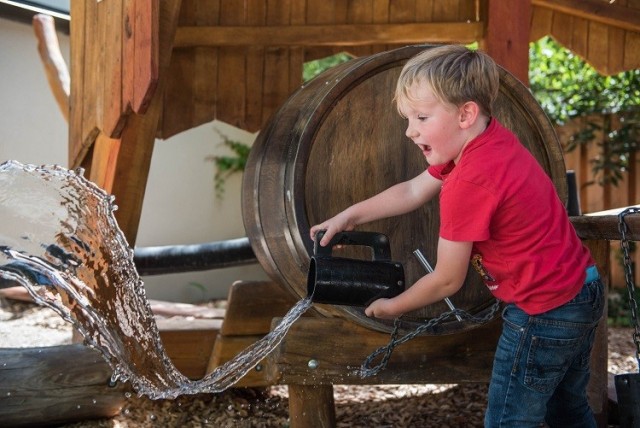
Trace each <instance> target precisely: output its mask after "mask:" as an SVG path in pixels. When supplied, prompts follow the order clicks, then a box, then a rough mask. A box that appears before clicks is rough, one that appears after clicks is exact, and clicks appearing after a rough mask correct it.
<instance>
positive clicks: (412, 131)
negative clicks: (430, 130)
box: [404, 126, 419, 139]
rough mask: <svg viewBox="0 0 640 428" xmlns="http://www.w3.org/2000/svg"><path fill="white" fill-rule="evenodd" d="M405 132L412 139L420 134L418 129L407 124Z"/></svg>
mask: <svg viewBox="0 0 640 428" xmlns="http://www.w3.org/2000/svg"><path fill="white" fill-rule="evenodd" d="M404 134H405V135H406V136H407V137H408V138H411V139H414V138H416V137H417V136H418V135H419V134H418V131H416V130H415V129H414V128H411V127H410V126H407V130H406V131H405V133H404Z"/></svg>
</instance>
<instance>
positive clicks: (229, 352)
mask: <svg viewBox="0 0 640 428" xmlns="http://www.w3.org/2000/svg"><path fill="white" fill-rule="evenodd" d="M261 338H262V336H261V335H257V336H218V337H217V339H216V341H215V344H214V346H213V352H212V353H211V359H210V360H209V363H208V365H207V374H209V373H211V372H213V371H214V370H215V369H216V368H217V367H220V366H221V365H223V364H224V363H226V362H227V361H230V360H231V359H233V357H235V356H236V355H238V354H239V353H241V352H242V351H244V350H245V349H247V348H248V347H249V346H251V345H253V344H254V343H255V342H257V341H258V340H260V339H261ZM268 364H269V361H268V359H267V358H266V357H265V358H264V359H262V360H261V361H260V362H259V363H258V365H256V367H254V368H253V369H251V370H250V371H249V372H248V373H247V374H246V375H245V376H244V377H242V378H241V379H240V380H239V381H238V382H237V383H236V384H235V385H234V387H251V388H253V387H259V386H269V385H273V384H274V379H272V378H271V376H273V374H274V371H273V370H272V369H271V368H270V367H269V366H268Z"/></svg>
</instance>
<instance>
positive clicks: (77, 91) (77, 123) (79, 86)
mask: <svg viewBox="0 0 640 428" xmlns="http://www.w3.org/2000/svg"><path fill="white" fill-rule="evenodd" d="M85 13H86V2H84V1H83V0H73V1H72V2H71V14H72V15H73V17H74V23H73V25H71V28H70V38H71V42H70V46H71V49H70V62H71V65H72V66H70V70H69V73H70V85H71V86H70V88H69V104H70V105H69V153H68V163H69V165H70V167H72V168H75V167H77V166H79V165H80V164H81V161H78V160H77V158H78V157H79V155H80V153H81V152H82V142H83V137H82V114H83V100H84V85H83V83H82V82H83V78H84V60H83V59H84V56H85V46H86V40H85V37H84V33H85Z"/></svg>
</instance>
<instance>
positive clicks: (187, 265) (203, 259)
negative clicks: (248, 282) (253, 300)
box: [133, 237, 258, 276]
mask: <svg viewBox="0 0 640 428" xmlns="http://www.w3.org/2000/svg"><path fill="white" fill-rule="evenodd" d="M133 261H134V263H135V265H136V269H137V271H138V274H140V275H142V276H144V275H162V274H165V273H181V272H193V271H201V270H210V269H221V268H226V267H234V266H242V265H248V264H254V263H257V262H258V260H257V259H256V256H255V254H254V252H253V249H252V248H251V245H250V244H249V238H246V237H245V238H237V239H229V240H226V241H215V242H209V243H205V244H192V245H167V246H158V247H139V248H136V249H135V250H134V252H133Z"/></svg>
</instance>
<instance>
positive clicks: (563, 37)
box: [551, 12, 573, 48]
mask: <svg viewBox="0 0 640 428" xmlns="http://www.w3.org/2000/svg"><path fill="white" fill-rule="evenodd" d="M551 34H552V35H553V37H554V39H556V40H557V41H558V42H559V43H561V44H562V45H564V46H565V47H567V48H570V47H571V36H572V34H573V17H572V16H570V15H567V14H564V13H558V12H556V13H554V14H553V22H552V24H551Z"/></svg>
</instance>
